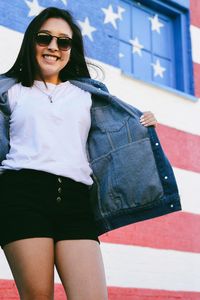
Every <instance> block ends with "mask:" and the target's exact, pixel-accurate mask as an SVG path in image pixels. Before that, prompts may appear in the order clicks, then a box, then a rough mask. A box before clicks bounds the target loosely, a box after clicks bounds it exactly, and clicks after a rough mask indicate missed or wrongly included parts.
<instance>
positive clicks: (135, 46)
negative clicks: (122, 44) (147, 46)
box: [130, 37, 144, 56]
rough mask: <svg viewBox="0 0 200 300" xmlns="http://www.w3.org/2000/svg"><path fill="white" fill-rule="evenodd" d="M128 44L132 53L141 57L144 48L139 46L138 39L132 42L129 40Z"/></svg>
mask: <svg viewBox="0 0 200 300" xmlns="http://www.w3.org/2000/svg"><path fill="white" fill-rule="evenodd" d="M130 43H131V44H132V45H133V49H132V50H133V53H137V54H138V55H139V56H142V51H141V50H142V49H143V48H144V46H143V45H142V44H140V42H139V40H138V38H137V37H136V38H135V39H134V40H130Z"/></svg>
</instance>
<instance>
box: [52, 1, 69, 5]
mask: <svg viewBox="0 0 200 300" xmlns="http://www.w3.org/2000/svg"><path fill="white" fill-rule="evenodd" d="M53 1H54V2H56V1H58V0H53ZM60 1H62V3H63V4H64V5H67V0H60Z"/></svg>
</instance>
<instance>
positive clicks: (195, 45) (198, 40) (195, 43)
mask: <svg viewBox="0 0 200 300" xmlns="http://www.w3.org/2000/svg"><path fill="white" fill-rule="evenodd" d="M190 32H191V42H192V59H193V62H195V63H197V64H200V51H199V45H200V28H198V27H196V26H194V25H191V26H190Z"/></svg>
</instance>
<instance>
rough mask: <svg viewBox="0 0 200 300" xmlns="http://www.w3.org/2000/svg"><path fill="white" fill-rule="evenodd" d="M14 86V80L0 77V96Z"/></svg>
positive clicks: (3, 76)
mask: <svg viewBox="0 0 200 300" xmlns="http://www.w3.org/2000/svg"><path fill="white" fill-rule="evenodd" d="M15 84H16V79H15V78H11V77H7V76H5V75H4V74H2V75H0V95H1V94H3V93H4V92H6V91H8V90H9V89H10V88H11V87H12V86H13V85H15Z"/></svg>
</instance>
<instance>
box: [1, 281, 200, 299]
mask: <svg viewBox="0 0 200 300" xmlns="http://www.w3.org/2000/svg"><path fill="white" fill-rule="evenodd" d="M108 295H109V300H155V299H156V300H178V299H179V300H199V299H200V293H197V292H184V291H183V292H182V291H178V292H176V291H164V290H151V289H137V288H120V287H108ZM11 299H12V300H19V296H18V293H17V289H16V287H15V284H14V281H12V280H0V300H11ZM55 299H56V300H63V299H66V296H65V293H64V289H63V286H62V285H61V284H55Z"/></svg>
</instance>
